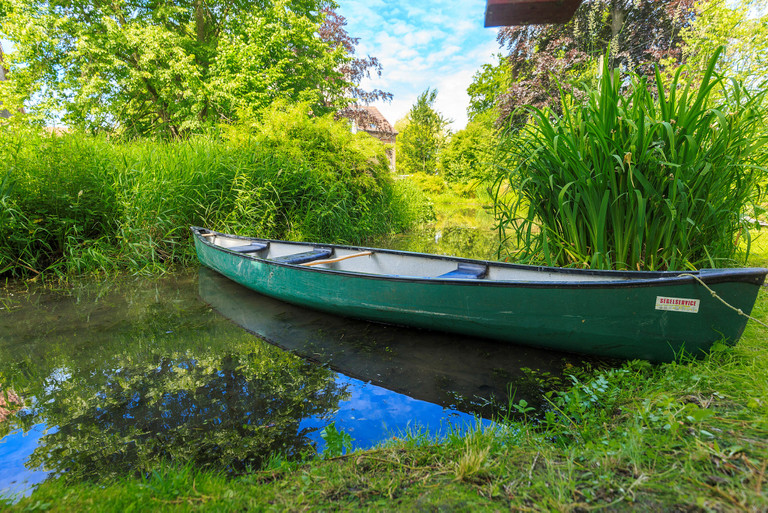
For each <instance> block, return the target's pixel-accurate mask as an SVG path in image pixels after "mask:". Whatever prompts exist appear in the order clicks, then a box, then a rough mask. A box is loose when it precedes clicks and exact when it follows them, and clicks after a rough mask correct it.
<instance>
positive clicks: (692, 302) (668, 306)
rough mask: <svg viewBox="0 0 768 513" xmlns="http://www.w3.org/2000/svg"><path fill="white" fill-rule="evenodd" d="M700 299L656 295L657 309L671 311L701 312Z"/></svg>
mask: <svg viewBox="0 0 768 513" xmlns="http://www.w3.org/2000/svg"><path fill="white" fill-rule="evenodd" d="M700 302H701V301H700V300H699V299H687V298H684V297H664V296H656V310H669V311H671V312H688V313H698V312H699V303H700Z"/></svg>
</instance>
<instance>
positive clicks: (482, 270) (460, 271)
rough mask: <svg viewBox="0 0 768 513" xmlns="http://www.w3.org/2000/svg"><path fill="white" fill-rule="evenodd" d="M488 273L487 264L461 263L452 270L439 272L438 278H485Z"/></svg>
mask: <svg viewBox="0 0 768 513" xmlns="http://www.w3.org/2000/svg"><path fill="white" fill-rule="evenodd" d="M487 273H488V266H485V265H479V264H465V263H461V264H459V266H458V267H457V268H456V269H454V270H453V271H451V272H449V273H445V274H441V275H440V276H438V278H458V279H464V280H479V279H480V278H485V275H486V274H487Z"/></svg>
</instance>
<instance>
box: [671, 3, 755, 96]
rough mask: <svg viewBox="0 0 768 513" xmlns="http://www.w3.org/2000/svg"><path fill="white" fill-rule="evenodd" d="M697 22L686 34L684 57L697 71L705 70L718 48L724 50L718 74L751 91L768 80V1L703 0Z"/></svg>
mask: <svg viewBox="0 0 768 513" xmlns="http://www.w3.org/2000/svg"><path fill="white" fill-rule="evenodd" d="M696 10H697V13H698V14H697V16H696V20H695V21H694V22H693V23H692V24H691V25H690V26H689V27H687V28H686V29H685V30H684V31H683V39H684V41H685V47H684V55H685V57H686V61H687V62H688V63H689V64H691V67H692V68H694V69H703V68H704V64H705V63H706V60H707V59H708V58H709V56H711V55H712V54H714V53H715V51H716V50H717V49H718V48H719V47H721V46H722V47H724V48H725V51H724V53H723V55H722V57H721V59H720V60H719V61H718V67H717V71H718V72H720V73H722V74H724V75H726V76H728V77H729V78H734V79H737V80H739V81H741V82H743V83H744V85H745V86H746V87H747V88H748V89H750V90H752V91H757V90H759V89H760V88H761V87H764V86H765V81H766V80H768V0H746V1H743V2H738V3H734V2H728V1H726V0H703V1H699V2H697V7H696Z"/></svg>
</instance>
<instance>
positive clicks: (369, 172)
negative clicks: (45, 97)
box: [0, 105, 421, 276]
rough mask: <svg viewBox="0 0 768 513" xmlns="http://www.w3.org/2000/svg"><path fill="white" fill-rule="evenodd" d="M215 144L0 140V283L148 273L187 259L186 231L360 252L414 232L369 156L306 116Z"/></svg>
mask: <svg viewBox="0 0 768 513" xmlns="http://www.w3.org/2000/svg"><path fill="white" fill-rule="evenodd" d="M223 133H224V137H223V138H221V137H214V136H200V137H196V138H193V139H190V140H187V141H172V142H167V141H160V142H158V141H152V140H138V141H131V142H122V143H113V142H110V141H108V140H107V139H104V138H93V137H88V136H85V135H82V134H78V133H72V134H65V135H62V136H55V137H48V136H44V135H40V134H38V133H36V132H33V131H24V132H19V131H15V132H13V133H11V132H9V131H6V132H5V133H3V134H2V137H0V162H2V166H3V167H2V168H0V207H2V210H0V274H5V273H10V274H11V275H15V276H20V275H28V274H30V273H34V274H37V273H40V272H42V271H44V270H48V271H57V272H60V273H62V274H67V273H84V272H92V271H97V270H102V271H113V270H119V269H130V270H132V271H134V272H135V271H153V270H160V269H162V268H164V266H166V265H167V264H171V263H185V262H191V261H193V260H194V258H195V255H194V251H193V249H192V245H191V244H190V241H189V226H190V225H200V226H206V227H209V228H212V229H218V230H221V231H226V232H231V233H238V234H243V235H256V236H261V237H268V238H289V239H295V240H315V241H318V242H328V243H334V242H336V243H342V242H343V243H362V242H363V241H364V240H366V239H367V238H369V237H371V236H373V235H377V234H382V233H388V232H393V231H399V230H402V229H404V228H405V227H407V226H408V225H409V224H411V223H413V222H415V221H417V220H418V219H416V218H415V217H414V216H417V215H419V213H420V211H421V209H420V208H419V207H413V206H411V205H410V204H409V202H413V201H417V199H416V198H414V197H413V195H412V194H410V193H408V194H406V196H408V197H410V198H412V199H410V200H409V199H405V197H403V198H400V197H399V195H401V194H403V191H402V190H401V189H400V188H396V187H395V185H394V181H393V179H392V177H391V175H390V173H389V170H388V166H387V158H386V155H385V153H384V147H383V145H382V144H381V143H380V142H379V141H377V140H375V139H373V138H372V137H370V136H368V135H367V134H352V133H351V132H350V130H349V128H348V126H347V125H346V124H345V123H343V122H337V121H334V120H333V119H332V117H331V116H330V115H328V116H321V117H312V116H310V115H309V111H308V107H307V106H306V105H295V106H292V107H286V106H276V107H275V108H273V109H272V110H271V111H270V112H268V113H267V114H266V115H265V118H264V119H263V120H262V121H261V122H260V123H258V124H256V125H255V126H245V125H243V126H239V127H230V128H228V129H226V130H224V131H223Z"/></svg>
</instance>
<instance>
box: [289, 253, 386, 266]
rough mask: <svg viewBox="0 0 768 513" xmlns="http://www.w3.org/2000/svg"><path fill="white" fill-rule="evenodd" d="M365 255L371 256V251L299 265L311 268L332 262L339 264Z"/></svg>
mask: <svg viewBox="0 0 768 513" xmlns="http://www.w3.org/2000/svg"><path fill="white" fill-rule="evenodd" d="M366 255H373V251H361V252H360V253H352V254H351V255H346V256H342V257H337V258H329V259H327V260H315V261H314V262H307V263H305V264H301V265H306V266H311V265H320V264H332V263H334V262H341V261H342V260H346V259H347V258H357V257H361V256H366Z"/></svg>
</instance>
